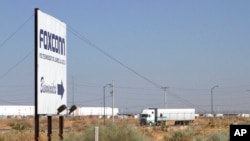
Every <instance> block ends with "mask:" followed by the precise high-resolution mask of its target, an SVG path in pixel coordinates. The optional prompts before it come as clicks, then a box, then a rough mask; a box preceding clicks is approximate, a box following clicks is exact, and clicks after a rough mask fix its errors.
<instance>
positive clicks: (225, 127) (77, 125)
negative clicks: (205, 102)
mask: <svg viewBox="0 0 250 141" xmlns="http://www.w3.org/2000/svg"><path fill="white" fill-rule="evenodd" d="M39 123H40V124H39V125H40V130H41V131H42V132H44V133H46V130H47V118H46V117H42V118H40V121H39ZM103 123H104V120H103V119H99V118H96V117H68V118H65V120H64V130H65V132H67V131H69V130H70V131H72V130H74V131H76V132H77V131H78V132H81V131H83V130H84V128H85V127H87V126H99V125H103ZM111 123H112V119H106V124H111ZM249 123H250V118H238V117H224V118H197V119H195V120H194V122H193V123H191V124H190V125H185V126H174V125H173V122H168V123H167V124H166V125H164V126H139V122H138V119H133V118H128V119H115V122H114V124H119V125H132V126H135V127H136V128H137V129H138V130H140V131H141V132H143V133H144V134H146V135H148V136H150V137H153V138H154V139H156V140H158V141H160V140H162V139H163V138H164V135H165V134H166V133H174V132H176V131H179V130H184V129H186V128H188V127H192V128H193V129H194V132H195V134H198V135H204V136H205V135H208V134H211V133H216V132H220V131H226V132H229V130H230V129H229V126H230V124H249ZM33 125H34V119H33V118H5V119H4V118H0V133H2V132H6V131H8V130H13V129H17V130H19V128H21V127H24V130H30V131H33V130H34V126H33ZM58 127H59V119H58V117H53V118H52V128H53V129H54V130H58ZM21 130H22V129H21Z"/></svg>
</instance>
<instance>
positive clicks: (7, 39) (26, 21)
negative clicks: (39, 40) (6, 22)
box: [0, 14, 34, 48]
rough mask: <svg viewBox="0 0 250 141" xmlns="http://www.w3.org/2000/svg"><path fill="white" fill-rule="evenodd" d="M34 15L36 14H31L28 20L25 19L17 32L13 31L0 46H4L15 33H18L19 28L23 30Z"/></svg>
mask: <svg viewBox="0 0 250 141" xmlns="http://www.w3.org/2000/svg"><path fill="white" fill-rule="evenodd" d="M33 16H34V14H33V15H31V16H30V17H29V18H28V19H27V20H25V22H24V23H23V24H22V25H21V26H19V27H18V28H17V30H16V31H15V32H13V33H12V34H11V35H10V36H9V37H8V38H6V39H5V40H4V41H3V42H2V43H1V44H0V48H1V47H3V46H4V45H5V44H6V43H7V42H8V41H9V40H10V39H11V38H12V37H14V35H16V33H17V32H18V31H19V30H21V29H22V28H23V27H24V25H25V24H26V23H28V21H29V20H30V19H31V18H32V17H33Z"/></svg>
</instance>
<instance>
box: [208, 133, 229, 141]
mask: <svg viewBox="0 0 250 141" xmlns="http://www.w3.org/2000/svg"><path fill="white" fill-rule="evenodd" d="M228 140H229V133H228V132H216V133H213V134H210V135H209V136H208V137H207V139H206V141H228Z"/></svg>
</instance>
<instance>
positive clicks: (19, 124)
mask: <svg viewBox="0 0 250 141" xmlns="http://www.w3.org/2000/svg"><path fill="white" fill-rule="evenodd" d="M9 126H10V127H11V128H12V129H15V130H17V131H24V130H26V129H28V128H31V126H32V125H31V124H30V123H29V122H28V121H26V120H20V121H13V122H10V123H9Z"/></svg>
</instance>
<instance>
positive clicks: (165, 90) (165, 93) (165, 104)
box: [162, 87, 168, 108]
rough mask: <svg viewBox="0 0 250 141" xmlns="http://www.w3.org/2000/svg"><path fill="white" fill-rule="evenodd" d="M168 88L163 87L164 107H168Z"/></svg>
mask: <svg viewBox="0 0 250 141" xmlns="http://www.w3.org/2000/svg"><path fill="white" fill-rule="evenodd" d="M167 88H168V87H162V89H163V90H164V108H167V103H166V101H167Z"/></svg>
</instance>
